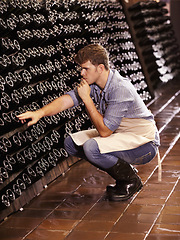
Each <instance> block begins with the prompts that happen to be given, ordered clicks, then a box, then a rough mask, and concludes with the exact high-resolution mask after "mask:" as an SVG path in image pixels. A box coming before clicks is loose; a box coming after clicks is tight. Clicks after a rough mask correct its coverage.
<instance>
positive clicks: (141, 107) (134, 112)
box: [67, 69, 160, 145]
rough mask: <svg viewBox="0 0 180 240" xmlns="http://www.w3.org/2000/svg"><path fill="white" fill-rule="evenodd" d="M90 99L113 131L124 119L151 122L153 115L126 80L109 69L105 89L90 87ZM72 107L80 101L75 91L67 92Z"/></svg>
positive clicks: (156, 139)
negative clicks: (138, 119)
mask: <svg viewBox="0 0 180 240" xmlns="http://www.w3.org/2000/svg"><path fill="white" fill-rule="evenodd" d="M90 87H91V94H90V95H91V97H92V99H93V101H94V104H95V105H96V107H97V109H98V111H99V112H100V113H101V114H102V115H103V121H104V124H105V125H106V126H107V127H108V128H109V129H110V130H111V131H115V130H116V129H117V128H118V127H119V126H120V124H121V120H122V118H123V117H125V118H143V119H146V120H150V121H153V120H154V116H153V114H152V113H151V112H150V111H149V110H148V109H147V107H146V105H145V104H144V102H143V100H142V98H141V97H140V96H139V94H138V93H137V91H136V89H135V88H134V86H133V84H132V83H131V81H130V80H129V79H128V78H124V77H122V76H121V75H120V74H119V73H118V71H117V70H114V69H111V70H110V73H109V76H108V80H107V83H106V85H105V88H104V89H103V90H101V89H100V88H99V87H98V86H97V85H96V84H92V85H91V86H90ZM67 94H69V95H70V96H71V97H72V99H73V101H74V105H75V106H77V105H78V104H79V103H80V102H81V101H82V100H81V98H80V97H79V95H78V92H77V89H74V90H72V91H70V92H68V93H67ZM154 142H155V143H156V144H157V145H159V143H160V141H159V134H158V130H157V129H156V136H155V141H154Z"/></svg>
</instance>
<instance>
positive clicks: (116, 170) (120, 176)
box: [106, 159, 143, 201]
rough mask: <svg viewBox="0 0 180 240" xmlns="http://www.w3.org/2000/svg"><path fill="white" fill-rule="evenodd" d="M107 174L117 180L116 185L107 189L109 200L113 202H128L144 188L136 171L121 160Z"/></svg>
mask: <svg viewBox="0 0 180 240" xmlns="http://www.w3.org/2000/svg"><path fill="white" fill-rule="evenodd" d="M106 172H107V173H108V174H109V175H110V176H111V177H113V178H114V179H115V180H116V185H114V186H112V185H111V186H107V188H106V191H107V195H108V198H109V200H111V201H123V200H127V199H129V198H130V197H132V196H133V194H134V193H136V192H138V191H139V190H140V189H141V188H142V186H143V184H142V182H141V179H140V177H139V176H138V175H137V174H136V171H135V169H133V168H132V167H131V166H130V164H129V163H127V162H125V161H123V160H121V159H119V160H118V162H117V163H116V164H115V165H114V166H113V167H111V168H109V169H106Z"/></svg>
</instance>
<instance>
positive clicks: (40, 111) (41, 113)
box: [36, 108, 45, 119]
mask: <svg viewBox="0 0 180 240" xmlns="http://www.w3.org/2000/svg"><path fill="white" fill-rule="evenodd" d="M36 112H37V113H38V115H39V119H40V118H42V117H44V116H45V113H44V110H43V109H42V108H41V109H39V110H37V111H36Z"/></svg>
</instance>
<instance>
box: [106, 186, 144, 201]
mask: <svg viewBox="0 0 180 240" xmlns="http://www.w3.org/2000/svg"><path fill="white" fill-rule="evenodd" d="M142 187H143V184H142V183H141V182H140V184H139V185H138V187H137V188H136V189H135V190H134V191H133V192H131V193H130V194H129V195H128V196H124V197H120V196H118V195H111V194H110V193H109V192H107V195H108V198H109V200H110V201H114V202H120V201H126V200H128V199H129V198H131V197H132V196H133V195H134V194H135V193H136V192H139V191H140V190H141V189H142Z"/></svg>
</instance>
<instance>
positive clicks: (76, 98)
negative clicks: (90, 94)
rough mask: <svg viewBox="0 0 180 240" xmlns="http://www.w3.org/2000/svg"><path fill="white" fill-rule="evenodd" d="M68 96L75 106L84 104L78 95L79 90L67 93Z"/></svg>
mask: <svg viewBox="0 0 180 240" xmlns="http://www.w3.org/2000/svg"><path fill="white" fill-rule="evenodd" d="M66 94H68V95H70V96H71V98H72V100H73V102H74V106H78V105H79V104H80V103H81V102H82V99H81V98H80V97H79V95H78V92H77V88H75V89H74V90H71V91H69V92H67V93H66Z"/></svg>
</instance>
